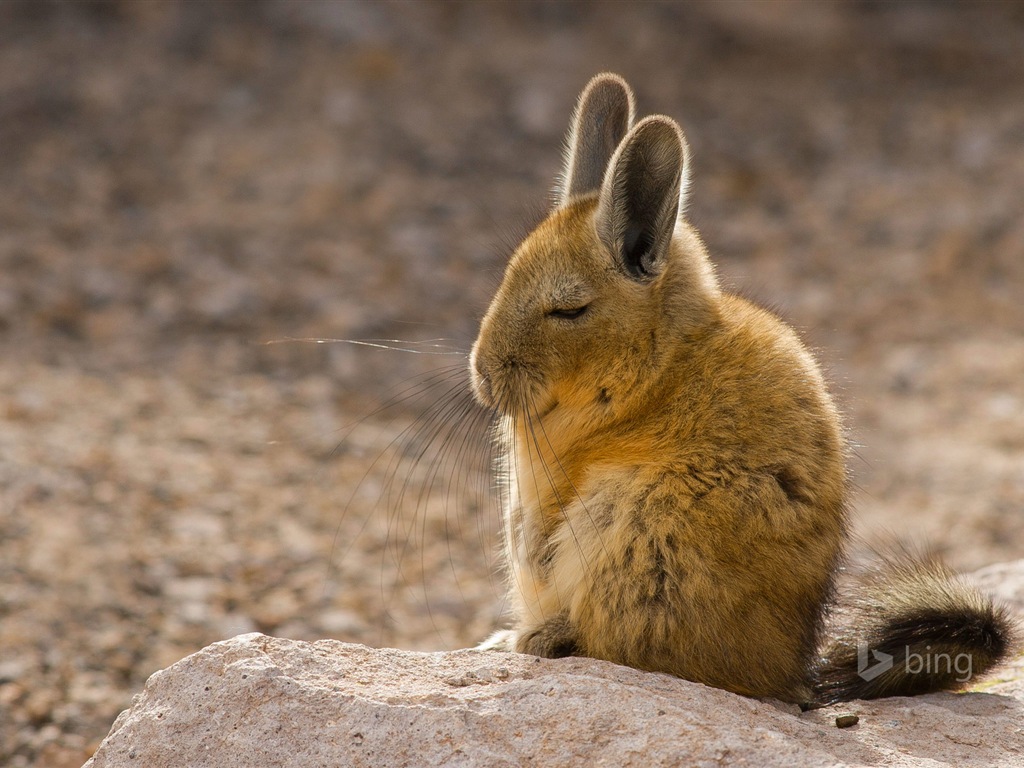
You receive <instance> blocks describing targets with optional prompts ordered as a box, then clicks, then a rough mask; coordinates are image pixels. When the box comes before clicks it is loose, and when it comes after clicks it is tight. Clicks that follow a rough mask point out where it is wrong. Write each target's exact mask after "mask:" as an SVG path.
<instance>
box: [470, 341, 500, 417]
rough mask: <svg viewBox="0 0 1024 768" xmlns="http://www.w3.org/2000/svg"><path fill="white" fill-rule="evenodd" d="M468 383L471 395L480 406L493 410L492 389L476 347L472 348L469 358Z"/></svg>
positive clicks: (489, 377) (488, 375) (489, 378)
mask: <svg viewBox="0 0 1024 768" xmlns="http://www.w3.org/2000/svg"><path fill="white" fill-rule="evenodd" d="M469 381H470V386H471V388H472V390H473V395H474V397H476V399H477V400H478V401H479V402H480V404H481V405H483V406H486V407H487V408H493V407H494V388H493V385H492V384H491V376H490V374H489V373H488V372H487V367H486V365H485V364H484V361H483V359H482V356H481V355H480V354H479V353H478V351H477V348H476V347H473V352H472V353H471V354H470V356H469Z"/></svg>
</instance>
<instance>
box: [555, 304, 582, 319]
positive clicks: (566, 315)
mask: <svg viewBox="0 0 1024 768" xmlns="http://www.w3.org/2000/svg"><path fill="white" fill-rule="evenodd" d="M588 309H590V304H581V305H580V306H578V307H558V308H557V309H551V310H548V317H558V318H561V319H564V320H575V319H576V318H577V317H581V316H582V315H583V313H585V312H586V311H587V310H588Z"/></svg>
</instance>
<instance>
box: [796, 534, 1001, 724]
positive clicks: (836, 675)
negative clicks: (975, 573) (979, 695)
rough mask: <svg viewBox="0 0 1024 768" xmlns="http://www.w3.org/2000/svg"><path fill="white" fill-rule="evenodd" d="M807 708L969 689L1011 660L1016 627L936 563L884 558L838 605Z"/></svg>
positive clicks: (903, 556) (997, 608)
mask: <svg viewBox="0 0 1024 768" xmlns="http://www.w3.org/2000/svg"><path fill="white" fill-rule="evenodd" d="M833 623H834V624H835V625H836V626H834V627H833V632H835V635H834V637H833V639H831V640H830V641H829V643H828V645H827V646H826V648H825V650H824V652H823V654H822V657H821V659H820V661H819V664H818V666H817V668H816V669H815V671H814V680H813V690H814V703H813V704H812V706H825V705H828V704H833V703H835V702H839V701H849V700H851V699H876V698H881V697H886V696H914V695H917V694H921V693H931V692H934V691H951V690H958V689H961V688H964V687H966V686H968V685H970V684H972V683H973V682H974V680H975V678H977V677H979V676H981V675H983V674H985V673H986V672H988V671H989V670H990V669H992V668H993V667H995V666H997V665H998V664H999V663H1000V662H1002V661H1004V660H1005V659H1007V658H1008V657H1009V656H1010V655H1012V654H1013V653H1014V652H1015V650H1016V649H1017V647H1018V628H1017V626H1016V625H1015V622H1014V620H1013V619H1012V618H1011V616H1010V612H1009V611H1008V610H1007V609H1006V608H1005V607H1004V606H999V605H994V604H993V603H992V601H991V600H990V599H989V598H987V597H985V596H983V595H982V594H981V593H980V592H978V590H976V589H975V588H974V587H972V586H970V585H969V584H967V583H966V582H965V581H964V580H963V579H961V578H959V577H958V576H956V575H955V574H954V573H953V572H952V571H950V570H949V569H948V568H946V567H945V566H944V565H943V564H942V563H941V562H939V561H938V560H937V559H936V558H934V557H913V556H911V555H909V554H907V553H902V554H900V555H896V556H888V557H885V558H883V559H882V560H881V563H880V566H879V567H877V568H875V569H873V570H872V571H871V572H870V573H868V574H867V575H866V576H865V577H864V579H863V580H861V581H860V582H859V583H858V585H857V589H856V591H855V593H854V594H853V595H851V596H850V597H849V598H848V599H846V600H843V599H841V600H840V603H839V609H838V611H837V615H836V617H835V621H834V622H833Z"/></svg>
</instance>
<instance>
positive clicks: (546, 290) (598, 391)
mask: <svg viewBox="0 0 1024 768" xmlns="http://www.w3.org/2000/svg"><path fill="white" fill-rule="evenodd" d="M632 115H633V99H632V94H631V93H630V91H629V89H628V86H626V84H625V83H624V82H623V81H622V80H621V79H620V78H617V77H615V76H611V75H602V76H598V77H597V78H595V79H594V80H593V81H591V83H590V84H589V85H588V87H587V89H586V90H585V91H584V93H583V95H582V96H581V97H580V104H579V107H578V108H577V111H576V114H575V115H574V118H573V125H572V129H571V132H570V140H569V149H568V152H569V154H568V157H567V163H566V173H565V177H566V178H565V182H564V186H563V187H562V189H561V190H560V199H559V200H558V204H557V206H556V208H555V210H554V211H553V213H552V214H551V215H550V216H549V218H548V219H547V220H546V221H544V222H543V223H542V224H541V225H540V226H539V227H538V228H537V229H536V230H535V231H534V232H533V233H532V234H531V235H530V236H529V237H527V239H526V240H525V241H524V242H523V243H522V244H521V245H520V247H519V248H518V249H517V250H516V252H515V253H514V255H513V256H512V259H511V261H510V263H509V266H508V269H507V272H506V275H505V278H504V281H503V283H502V285H501V287H500V289H499V290H498V293H497V295H496V296H495V298H494V301H493V302H492V304H491V307H490V309H489V310H488V312H487V315H486V316H485V317H484V320H483V322H482V324H481V329H480V334H479V337H478V339H477V341H476V344H475V345H474V349H473V356H472V365H471V372H472V376H473V386H474V392H475V393H476V395H477V397H478V399H480V400H481V401H482V402H483V403H484V404H486V405H488V406H490V407H492V408H494V409H495V410H496V411H497V413H498V420H499V422H498V428H497V435H498V439H499V442H500V444H501V450H502V466H501V469H500V475H501V478H502V481H503V485H504V492H505V495H506V498H505V541H506V547H507V561H508V567H509V578H510V592H511V596H512V601H513V604H514V612H515V620H516V625H515V628H514V629H513V630H511V631H508V632H504V633H499V634H498V635H496V636H495V637H494V638H492V640H491V641H489V643H487V644H485V647H493V648H508V649H514V650H518V651H521V652H525V653H533V654H537V655H541V656H562V655H584V656H592V657H595V658H602V659H607V660H610V661H614V662H617V663H620V664H626V665H629V666H633V667H637V668H640V669H648V670H657V671H663V672H669V673H671V674H674V675H678V676H680V677H684V678H687V679H690V680H696V681H700V682H704V683H707V684H710V685H715V686H718V687H722V688H726V689H728V690H732V691H736V692H738V693H743V694H747V695H754V696H773V697H777V698H780V699H785V700H790V701H799V702H804V703H806V702H809V701H811V700H812V698H813V696H814V695H815V694H813V693H812V688H814V687H815V685H816V684H817V683H816V680H817V676H816V672H815V670H816V665H817V653H818V649H819V646H820V645H821V636H820V635H821V628H822V624H823V620H824V617H825V615H826V611H827V608H828V605H829V604H830V601H831V599H832V594H833V581H834V577H835V573H836V571H837V568H838V565H839V562H840V559H841V556H842V547H843V541H844V538H845V534H846V530H845V529H846V510H845V503H846V501H845V500H846V475H845V469H844V450H845V449H844V444H843V439H842V427H841V423H840V419H839V416H838V414H837V412H836V409H835V408H834V406H833V404H832V401H831V399H830V397H829V395H828V392H827V389H826V386H825V383H824V381H823V379H822V376H821V373H820V371H819V369H818V366H817V364H816V363H815V361H814V359H813V357H812V355H811V354H810V353H809V352H808V351H807V349H806V348H805V347H804V345H803V344H802V343H801V342H800V340H799V338H798V337H797V335H796V334H795V333H794V332H793V331H792V329H791V328H789V327H788V326H787V325H785V324H784V323H783V322H782V321H780V320H779V319H778V318H776V317H775V316H774V315H772V314H770V313H768V312H766V311H765V310H763V309H760V308H758V307H756V306H754V305H752V304H750V303H749V302H747V301H745V300H743V299H741V298H738V297H736V296H732V295H729V294H727V293H724V292H722V291H721V290H720V289H719V287H718V284H717V282H716V280H715V278H714V274H713V270H712V267H711V265H710V261H709V259H708V256H707V253H706V251H705V248H704V245H703V243H702V242H701V240H700V238H699V237H698V235H697V234H696V232H694V231H693V230H692V229H691V228H690V227H689V226H688V225H687V224H686V223H685V222H684V221H683V220H682V219H681V214H680V210H681V208H682V204H683V203H684V201H685V191H686V183H687V178H688V172H687V160H688V150H687V147H686V143H685V140H684V138H683V136H682V133H681V131H679V128H678V126H676V124H675V123H674V122H673V121H671V120H670V119H669V118H665V117H650V118H647V119H645V120H643V121H641V122H640V123H639V124H637V125H636V126H635V127H632V126H631V123H632ZM989 608H990V609H991V605H990V604H989ZM1008 633H1009V629H1006V631H1005V632H1004V635H1008ZM997 656H998V654H997ZM847 666H849V665H848V664H847ZM855 694H856V691H854V692H853V695H855Z"/></svg>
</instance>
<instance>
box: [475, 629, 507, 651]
mask: <svg viewBox="0 0 1024 768" xmlns="http://www.w3.org/2000/svg"><path fill="white" fill-rule="evenodd" d="M516 637H517V634H516V631H515V630H514V629H499V630H498V631H497V632H495V633H494V634H493V635H491V636H490V637H488V638H487V639H486V640H484V641H483V642H482V643H480V644H479V645H477V647H476V648H475V650H477V651H506V652H508V653H512V652H513V651H515V649H516Z"/></svg>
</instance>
